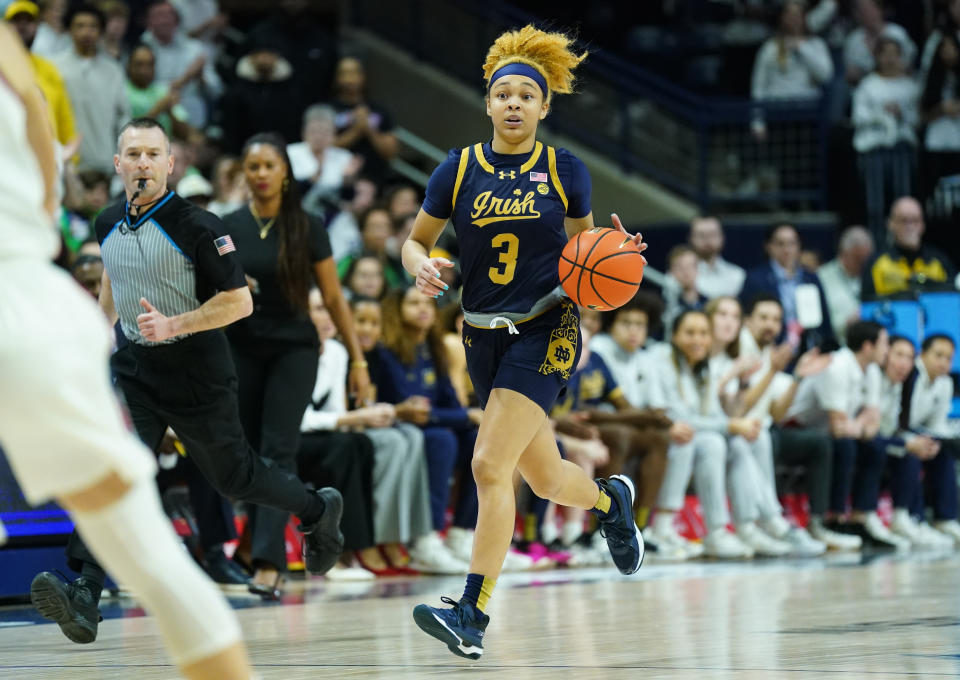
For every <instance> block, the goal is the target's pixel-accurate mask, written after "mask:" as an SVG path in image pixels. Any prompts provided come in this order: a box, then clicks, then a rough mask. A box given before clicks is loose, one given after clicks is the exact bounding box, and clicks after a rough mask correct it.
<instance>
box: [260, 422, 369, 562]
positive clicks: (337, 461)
mask: <svg viewBox="0 0 960 680" xmlns="http://www.w3.org/2000/svg"><path fill="white" fill-rule="evenodd" d="M373 455H374V450H373V442H371V441H370V438H369V437H367V436H366V435H364V434H363V433H361V432H334V431H330V432H308V433H305V434H303V435H302V436H301V439H300V451H299V453H298V454H297V469H298V471H299V472H300V477H301V478H302V479H303V480H305V481H307V482H310V483H312V484H314V485H315V486H317V487H320V486H332V487H333V488H334V489H336V490H337V491H339V492H340V493H341V494H342V495H343V519H341V520H340V530H341V531H342V532H343V538H344V548H345V549H346V550H363V549H364V548H369V547H370V546H372V545H374V538H373ZM281 538H282V535H281ZM254 550H256V546H254ZM254 554H255V553H254Z"/></svg>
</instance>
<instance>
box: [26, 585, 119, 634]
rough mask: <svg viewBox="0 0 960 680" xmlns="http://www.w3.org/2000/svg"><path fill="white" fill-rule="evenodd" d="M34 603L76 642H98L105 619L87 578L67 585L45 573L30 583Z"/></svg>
mask: <svg viewBox="0 0 960 680" xmlns="http://www.w3.org/2000/svg"><path fill="white" fill-rule="evenodd" d="M30 601H31V602H32V603H33V606H34V607H36V609H37V611H38V612H40V615H41V616H43V618H45V619H50V620H51V621H53V622H54V623H56V624H58V625H59V626H60V630H62V631H63V634H64V635H66V636H67V637H68V638H70V639H71V640H73V641H74V642H76V643H78V644H81V645H84V644H88V643H90V642H93V641H94V640H96V639H97V628H98V626H99V624H100V621H102V620H103V617H102V616H100V610H99V609H97V604H96V598H95V597H94V594H93V591H92V589H91V587H90V585H89V584H88V583H87V581H86V579H84V578H82V577H81V578H78V579H77V580H76V581H74V582H73V583H64V582H63V581H62V580H61V579H59V578H57V576H56V575H55V574H51V573H50V572H49V571H42V572H40V573H39V574H37V575H36V576H34V578H33V582H32V583H31V584H30Z"/></svg>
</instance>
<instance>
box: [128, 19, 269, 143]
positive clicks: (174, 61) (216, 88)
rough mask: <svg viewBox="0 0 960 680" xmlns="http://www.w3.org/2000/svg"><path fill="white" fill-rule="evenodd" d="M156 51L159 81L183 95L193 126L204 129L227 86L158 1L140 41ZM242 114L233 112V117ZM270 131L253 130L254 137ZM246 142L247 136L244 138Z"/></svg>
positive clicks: (203, 50) (199, 43)
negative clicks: (211, 102)
mask: <svg viewBox="0 0 960 680" xmlns="http://www.w3.org/2000/svg"><path fill="white" fill-rule="evenodd" d="M140 39H141V40H142V41H143V42H144V43H146V44H147V45H150V47H152V48H153V52H154V55H155V56H156V59H157V62H156V75H157V81H158V82H159V83H161V84H163V85H167V86H168V87H169V88H170V89H171V90H173V91H176V92H180V97H181V103H182V104H183V108H184V109H186V111H187V114H188V117H189V121H190V124H191V125H193V126H194V127H196V128H200V129H202V128H204V127H206V125H207V121H208V119H209V106H208V100H213V99H216V98H217V97H219V96H220V94H221V93H222V91H223V83H222V81H221V80H220V76H219V75H217V71H216V69H215V68H214V65H213V61H212V60H209V59H208V58H207V54H206V51H205V49H204V47H203V44H202V43H201V42H200V41H199V40H194V39H193V38H190V37H189V36H187V35H186V34H185V33H184V32H183V31H181V30H180V15H179V14H178V13H177V10H176V9H175V8H174V6H173V4H171V3H170V2H168V1H167V0H157V1H156V2H154V3H153V4H151V5H150V7H149V9H148V10H147V30H146V31H145V32H144V34H143V35H142V36H141V38H140ZM238 113H240V112H239V111H237V110H231V111H230V114H231V115H236V114H238ZM267 129H274V128H270V127H266V128H260V129H257V130H253V131H252V132H251V134H253V133H255V132H260V131H261V130H267ZM243 139H246V136H245V137H243Z"/></svg>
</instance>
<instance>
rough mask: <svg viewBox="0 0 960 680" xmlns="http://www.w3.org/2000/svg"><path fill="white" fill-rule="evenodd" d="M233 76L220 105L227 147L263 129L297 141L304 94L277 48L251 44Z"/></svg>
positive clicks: (266, 44) (233, 148)
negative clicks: (300, 106)
mask: <svg viewBox="0 0 960 680" xmlns="http://www.w3.org/2000/svg"><path fill="white" fill-rule="evenodd" d="M236 75H237V79H236V81H234V83H233V84H232V85H230V87H228V88H227V90H226V92H225V93H224V95H223V99H222V100H221V102H220V124H221V125H222V126H223V134H224V144H225V146H226V148H227V149H229V150H231V151H235V150H237V149H239V147H240V145H241V144H243V142H244V140H245V139H247V138H249V137H250V136H252V135H255V134H257V133H258V132H262V131H264V130H271V131H275V132H279V133H280V135H281V136H282V137H283V139H284V140H287V141H289V140H292V139H296V138H297V136H298V135H299V134H300V116H299V114H298V113H297V109H298V102H299V100H300V98H301V97H303V96H304V95H305V93H303V92H301V91H300V90H298V89H297V85H296V83H295V81H294V80H293V67H292V66H291V65H290V62H288V61H287V60H286V59H284V58H283V57H282V56H281V54H280V48H279V46H277V45H272V44H269V43H266V42H260V43H251V45H250V47H249V49H248V51H247V54H246V56H244V57H243V58H242V59H240V60H239V61H238V62H237V67H236Z"/></svg>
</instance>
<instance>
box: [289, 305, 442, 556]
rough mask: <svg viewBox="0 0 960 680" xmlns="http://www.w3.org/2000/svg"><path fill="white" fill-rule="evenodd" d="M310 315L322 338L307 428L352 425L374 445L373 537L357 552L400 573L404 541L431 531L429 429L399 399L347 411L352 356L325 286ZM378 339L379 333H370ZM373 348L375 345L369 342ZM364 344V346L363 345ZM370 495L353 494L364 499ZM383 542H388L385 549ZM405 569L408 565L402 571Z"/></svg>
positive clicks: (317, 429) (322, 429)
mask: <svg viewBox="0 0 960 680" xmlns="http://www.w3.org/2000/svg"><path fill="white" fill-rule="evenodd" d="M310 317H311V319H312V320H313V323H314V326H316V328H317V333H318V335H319V337H320V342H321V343H322V347H321V355H320V363H319V365H318V366H317V378H316V386H315V387H314V389H313V396H312V398H311V403H310V405H309V406H308V407H307V410H306V413H304V416H303V424H302V426H301V429H302V430H303V431H305V432H329V431H331V430H337V429H349V430H351V431H353V432H357V433H362V436H364V437H366V438H367V439H369V440H370V441H371V443H372V444H373V452H374V456H373V476H372V482H373V487H372V488H373V506H372V513H373V540H374V543H375V544H376V545H374V546H370V547H367V548H365V549H362V550H359V551H358V552H357V559H358V560H359V562H360V564H361V565H362V566H363V567H364V568H365V569H368V570H369V571H372V572H373V573H375V574H377V575H391V574H396V573H399V571H398V569H397V567H398V566H400V565H401V563H403V562H404V561H405V558H404V552H405V551H404V549H403V547H402V544H404V543H408V542H410V541H412V540H414V539H416V538H418V537H420V536H425V535H427V534H429V533H430V532H431V531H432V529H433V525H432V520H431V517H430V489H429V487H428V485H427V463H426V457H425V455H424V448H423V447H424V437H423V431H422V430H421V429H420V428H419V427H417V426H415V425H411V424H410V423H399V424H397V423H396V422H395V421H396V407H394V406H393V404H386V403H374V402H373V400H371V401H370V404H369V405H366V406H360V407H358V408H354V409H351V410H347V389H346V386H347V369H348V365H349V360H350V356H349V354H348V352H347V349H346V348H345V347H344V346H343V345H342V344H341V343H340V342H338V341H337V340H335V339H334V336H335V335H336V333H337V328H336V325H335V324H334V323H333V319H332V318H331V317H330V313H329V311H327V309H326V308H325V307H324V306H323V299H322V297H321V295H320V291H318V290H317V289H313V290H312V291H311V292H310ZM370 339H373V340H374V344H375V343H376V339H375V338H370ZM368 346H370V347H371V348H372V345H369V344H368ZM361 347H363V345H361ZM363 500H364V499H362V498H357V499H350V501H349V502H348V503H347V504H348V505H349V504H350V503H360V502H363ZM378 546H382V547H383V554H381V552H380V549H378ZM401 571H402V570H401Z"/></svg>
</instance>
